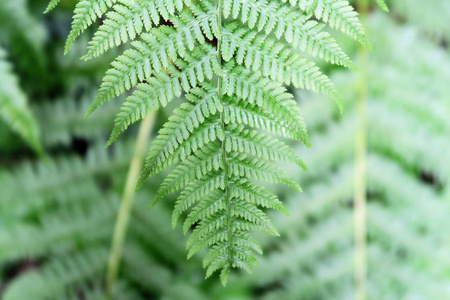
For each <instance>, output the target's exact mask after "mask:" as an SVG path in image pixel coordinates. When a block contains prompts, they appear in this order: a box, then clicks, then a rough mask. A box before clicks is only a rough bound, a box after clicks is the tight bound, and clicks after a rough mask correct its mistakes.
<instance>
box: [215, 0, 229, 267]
mask: <svg viewBox="0 0 450 300" xmlns="http://www.w3.org/2000/svg"><path fill="white" fill-rule="evenodd" d="M221 6H222V1H221V0H218V3H217V22H218V28H219V32H220V36H219V38H218V39H217V60H218V63H219V66H220V68H222V55H221V51H220V47H221V44H222V11H221ZM223 76H224V74H219V76H218V78H217V91H218V97H219V101H220V102H222V104H224V103H223V100H222V77H223ZM223 106H224V105H223ZM220 124H221V127H222V131H223V134H224V137H225V135H226V128H225V127H226V126H225V120H224V112H223V110H222V111H221V112H220ZM222 159H223V174H224V181H225V199H226V203H227V211H226V218H227V234H228V258H229V260H230V261H229V263H230V265H229V268H230V269H231V267H232V266H231V258H232V255H233V253H232V249H231V246H232V245H233V242H232V238H233V235H232V232H231V199H230V193H229V189H228V165H227V150H226V148H225V140H224V141H222Z"/></svg>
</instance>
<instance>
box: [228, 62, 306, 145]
mask: <svg viewBox="0 0 450 300" xmlns="http://www.w3.org/2000/svg"><path fill="white" fill-rule="evenodd" d="M224 72H225V74H226V76H225V79H224V87H223V90H224V93H225V94H227V95H229V96H232V95H235V96H237V97H238V98H240V99H243V100H246V101H248V102H250V103H252V104H253V103H256V105H258V106H260V107H262V108H263V109H264V110H266V111H268V112H270V113H272V114H274V115H276V116H280V118H281V119H282V120H283V122H282V125H284V123H286V124H287V125H288V126H290V127H291V128H292V129H293V130H295V131H297V134H298V138H299V139H300V140H301V141H302V142H303V143H304V144H305V145H306V146H311V143H310V141H309V138H308V134H307V132H306V125H305V123H304V121H303V118H302V115H301V113H300V109H299V108H298V106H297V104H296V103H295V101H294V100H293V97H292V95H291V94H289V93H287V92H286V89H285V88H284V87H283V86H282V85H281V84H278V83H276V82H273V81H270V80H268V79H264V78H260V74H259V73H258V72H256V73H250V71H247V70H243V69H241V68H237V69H225V70H224ZM250 74H252V75H250Z"/></svg>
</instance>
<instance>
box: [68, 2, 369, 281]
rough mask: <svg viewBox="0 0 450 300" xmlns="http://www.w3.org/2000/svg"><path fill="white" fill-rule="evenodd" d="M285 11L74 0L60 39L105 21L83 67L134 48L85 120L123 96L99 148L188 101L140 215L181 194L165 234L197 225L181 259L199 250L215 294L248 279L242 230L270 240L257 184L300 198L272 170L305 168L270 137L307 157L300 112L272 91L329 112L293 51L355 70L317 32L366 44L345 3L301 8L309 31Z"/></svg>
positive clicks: (314, 72) (266, 200)
mask: <svg viewBox="0 0 450 300" xmlns="http://www.w3.org/2000/svg"><path fill="white" fill-rule="evenodd" d="M116 2H118V3H117V4H116ZM295 4H296V1H290V3H282V2H281V1H267V0H221V1H219V2H216V1H210V0H202V1H190V0H183V1H182V0H169V1H162V0H148V1H147V0H146V1H143V0H138V1H130V0H119V1H113V0H92V1H82V2H80V3H79V4H78V5H77V8H76V11H75V17H74V24H73V26H72V31H71V34H70V36H69V38H68V42H67V48H66V50H67V49H68V47H70V45H71V44H72V43H73V41H74V39H75V38H76V36H78V35H79V34H80V33H81V32H82V31H83V30H85V29H86V27H87V26H89V25H91V24H92V23H93V22H94V21H96V20H97V19H98V18H101V17H102V16H103V15H105V16H106V17H105V20H104V22H103V24H102V25H101V26H100V28H99V29H98V30H97V31H96V33H95V34H94V38H93V39H92V41H91V42H90V45H89V47H88V53H87V54H86V56H84V57H83V59H85V60H88V59H91V58H93V57H97V56H100V55H102V54H103V53H104V52H105V51H107V50H108V49H110V48H113V47H117V46H119V45H121V44H124V43H127V42H128V41H129V40H134V41H132V42H131V46H132V47H131V49H128V50H126V51H125V52H124V53H123V54H122V55H121V56H119V57H118V58H116V59H115V60H114V61H113V62H112V64H111V68H110V69H109V70H108V71H107V72H106V75H105V77H104V78H103V82H102V84H101V87H100V90H99V92H98V94H97V97H96V99H95V101H94V102H93V104H92V105H91V107H90V109H89V110H88V112H87V115H89V114H90V113H92V112H93V111H94V110H96V109H97V108H98V107H99V106H100V105H102V104H103V103H105V102H107V101H110V100H112V99H113V98H114V97H116V96H119V95H121V94H124V93H125V92H126V91H129V90H131V89H134V91H133V93H132V95H131V96H129V97H127V99H126V100H125V102H124V103H123V105H122V107H121V109H120V112H119V113H118V114H117V115H116V119H115V125H114V129H113V131H112V133H111V136H110V139H109V142H108V144H107V145H108V146H109V145H111V144H112V142H114V141H115V140H116V139H117V137H118V136H119V134H120V133H121V132H123V131H125V130H126V129H127V127H128V126H130V125H131V124H132V123H135V122H137V121H139V120H140V119H143V118H144V117H145V116H146V115H148V114H149V113H150V112H152V111H155V110H158V109H159V108H160V107H165V106H166V105H167V104H168V103H169V102H171V101H172V100H173V99H174V98H175V97H180V96H182V94H183V92H184V93H185V98H186V99H187V100H188V102H186V103H183V104H181V105H180V106H179V107H178V108H176V109H175V110H174V111H173V113H172V115H171V116H170V117H169V120H168V121H167V122H166V123H165V124H164V126H163V127H162V129H161V130H160V131H159V134H158V136H157V137H156V139H155V140H154V142H153V144H152V145H151V146H150V149H149V152H148V156H147V158H146V161H145V165H144V168H143V171H142V173H141V177H140V179H139V182H138V185H139V186H140V185H142V184H143V182H144V180H145V179H146V178H147V177H148V176H150V175H153V174H156V173H158V172H160V171H162V170H164V169H166V168H168V167H171V166H172V165H175V164H177V163H179V165H178V166H175V167H174V169H173V170H172V172H171V173H170V174H169V175H168V177H167V178H166V179H165V180H164V182H163V183H162V184H161V186H160V188H159V190H158V192H157V193H156V195H155V197H154V199H153V202H152V204H151V205H152V206H153V205H154V204H156V203H157V202H158V201H159V200H160V199H161V198H162V197H165V196H167V195H168V194H170V193H173V192H178V191H180V194H179V196H178V198H177V200H176V202H175V207H174V210H173V213H172V225H173V226H175V225H176V224H177V222H178V219H179V218H180V217H182V216H185V215H186V216H187V218H186V220H185V222H184V226H183V229H184V231H185V232H187V231H189V229H190V228H191V226H193V225H196V227H195V228H194V229H193V231H192V234H191V235H190V237H189V240H188V242H187V248H188V249H189V252H188V257H191V256H193V255H194V254H195V253H197V252H198V251H200V250H202V249H203V248H209V252H208V254H207V255H206V257H205V259H204V267H205V268H206V275H207V277H208V276H210V275H211V274H212V273H214V272H215V271H220V272H221V273H220V278H221V281H222V283H223V284H225V283H226V282H227V278H228V275H229V273H230V270H231V269H232V268H242V269H245V270H247V271H248V272H252V266H256V265H257V261H256V253H261V252H262V249H261V247H260V246H259V245H258V243H257V242H256V241H255V240H253V238H251V236H250V233H249V231H262V232H265V233H268V234H271V235H275V236H277V235H278V232H277V230H276V229H275V227H274V226H273V224H272V223H271V221H270V219H269V217H267V216H266V214H265V212H264V211H263V210H262V209H261V208H273V209H275V210H278V211H281V212H283V213H286V214H287V210H286V209H285V208H284V206H283V205H282V204H281V202H280V201H279V200H278V198H277V197H276V196H275V194H273V193H271V192H269V191H267V190H266V189H265V188H263V187H262V186H261V181H265V182H269V183H284V184H286V185H288V186H291V187H293V188H295V189H297V190H301V188H300V185H299V184H298V183H297V182H296V181H295V180H293V179H292V178H290V177H289V176H288V175H287V173H286V172H284V171H283V170H282V169H279V168H277V167H275V166H274V165H272V163H271V161H282V162H287V163H295V164H297V165H298V166H300V167H301V168H303V169H306V166H305V164H304V162H303V161H302V159H301V158H300V157H299V156H298V155H297V153H296V152H295V151H294V150H293V149H291V148H290V147H288V146H287V144H286V143H285V142H284V141H282V140H279V139H278V138H279V136H281V137H286V138H291V139H296V140H300V141H302V142H303V143H304V144H305V145H306V146H308V147H310V146H311V143H310V141H309V138H308V134H307V131H306V125H305V122H304V121H303V117H302V114H301V112H300V109H299V108H298V106H297V104H296V103H295V101H294V99H293V96H292V94H291V93H289V92H288V91H287V89H286V88H285V87H283V84H288V85H290V84H292V85H294V86H295V87H299V88H303V89H310V90H313V91H317V92H320V93H324V94H327V95H329V96H331V97H333V98H334V99H336V100H337V102H338V104H339V105H340V100H339V98H338V96H337V92H336V90H335V89H334V87H333V85H332V83H331V81H330V80H329V79H328V77H326V76H325V75H324V74H323V73H322V72H321V71H320V69H319V68H318V66H316V65H315V64H314V63H313V62H312V61H310V60H309V59H308V58H306V57H303V56H302V55H301V54H300V53H299V52H304V54H305V55H308V56H313V57H318V58H321V59H323V60H325V61H327V62H330V63H333V64H337V65H342V66H345V67H348V68H353V69H356V66H355V65H354V63H353V62H352V61H351V60H350V59H349V57H348V56H347V55H346V54H345V53H344V52H343V51H342V49H341V48H340V46H339V45H338V44H337V42H336V40H335V39H334V38H333V37H332V36H331V35H330V34H329V33H327V32H326V31H324V30H323V29H324V26H325V24H324V23H320V22H319V21H323V22H325V23H328V24H330V26H331V27H333V28H337V29H340V30H342V31H343V32H344V33H346V34H347V35H349V36H350V37H352V38H354V39H356V40H359V41H360V42H362V43H363V44H365V45H369V43H368V42H367V39H366V38H365V36H364V32H363V30H362V27H361V24H360V23H359V21H358V20H357V17H356V13H355V12H354V10H353V9H352V8H351V6H350V5H349V4H348V3H347V2H346V1H339V0H336V1H334V0H328V1H325V0H323V1H320V2H318V3H316V1H314V3H312V2H311V5H313V6H314V9H315V14H316V17H317V18H318V19H319V20H313V19H312V18H313V16H312V15H311V13H310V11H309V10H310V9H309V8H308V9H307V10H305V7H303V6H304V5H303V4H301V5H300V6H299V7H298V6H297V7H295ZM305 11H306V13H305ZM222 18H224V19H226V20H223V19H222ZM162 20H164V23H163V24H162ZM253 181H255V182H253ZM139 228H141V231H142V226H141V227H139Z"/></svg>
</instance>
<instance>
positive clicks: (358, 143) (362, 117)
mask: <svg viewBox="0 0 450 300" xmlns="http://www.w3.org/2000/svg"><path fill="white" fill-rule="evenodd" d="M368 6H369V4H368V1H367V0H358V8H359V14H360V16H361V22H364V21H365V19H366V17H367V13H368V8H369V7H368ZM366 32H367V28H366ZM358 58H359V62H360V69H361V76H360V80H359V81H358V83H357V85H356V114H357V122H356V128H357V129H356V137H355V172H354V211H353V216H354V240H355V285H356V294H355V299H357V300H365V299H366V280H367V245H366V235H367V233H366V201H367V199H366V152H367V75H368V74H367V72H368V51H367V49H365V47H364V46H362V45H359V48H358Z"/></svg>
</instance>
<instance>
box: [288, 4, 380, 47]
mask: <svg viewBox="0 0 450 300" xmlns="http://www.w3.org/2000/svg"><path fill="white" fill-rule="evenodd" d="M282 1H283V2H287V0H282ZM381 1H382V0H381ZM289 3H290V4H291V5H297V6H299V7H300V9H302V10H303V11H305V13H307V14H312V13H314V15H315V16H316V18H317V19H319V20H322V21H323V22H325V23H328V24H329V25H330V27H331V28H336V29H338V30H341V31H342V32H344V33H345V34H347V35H348V36H350V37H351V38H353V39H355V40H357V41H359V42H360V43H361V44H363V45H364V46H366V47H367V48H369V49H371V48H372V46H371V45H370V43H369V41H368V40H367V37H366V36H365V33H364V28H363V26H362V24H361V22H360V21H359V19H358V13H357V12H356V11H355V10H354V9H353V7H352V6H351V5H350V3H349V2H348V1H345V0H316V1H310V0H299V1H297V0H289Z"/></svg>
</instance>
